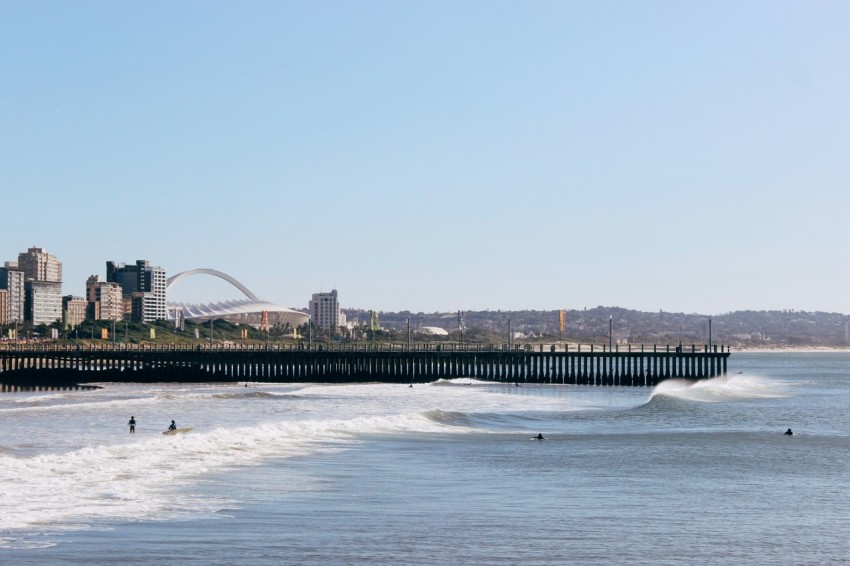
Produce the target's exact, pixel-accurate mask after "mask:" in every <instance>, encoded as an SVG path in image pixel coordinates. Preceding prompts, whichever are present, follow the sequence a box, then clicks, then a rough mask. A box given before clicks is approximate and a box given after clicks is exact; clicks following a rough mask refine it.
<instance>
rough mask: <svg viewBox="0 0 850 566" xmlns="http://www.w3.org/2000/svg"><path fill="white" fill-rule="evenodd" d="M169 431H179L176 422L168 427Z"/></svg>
mask: <svg viewBox="0 0 850 566" xmlns="http://www.w3.org/2000/svg"><path fill="white" fill-rule="evenodd" d="M168 430H177V424H175V422H174V421H171V424H170V425H168Z"/></svg>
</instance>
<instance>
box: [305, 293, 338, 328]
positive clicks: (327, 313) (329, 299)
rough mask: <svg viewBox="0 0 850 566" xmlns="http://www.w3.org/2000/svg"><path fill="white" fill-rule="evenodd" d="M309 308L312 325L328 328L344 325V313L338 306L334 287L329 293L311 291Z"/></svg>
mask: <svg viewBox="0 0 850 566" xmlns="http://www.w3.org/2000/svg"><path fill="white" fill-rule="evenodd" d="M309 309H310V320H311V321H312V323H313V326H318V327H319V328H323V329H329V328H339V327H340V326H345V325H346V318H345V313H343V312H342V310H341V309H340V308H339V297H338V295H337V292H336V289H334V290H333V291H331V292H330V293H313V298H312V299H311V300H310V303H309Z"/></svg>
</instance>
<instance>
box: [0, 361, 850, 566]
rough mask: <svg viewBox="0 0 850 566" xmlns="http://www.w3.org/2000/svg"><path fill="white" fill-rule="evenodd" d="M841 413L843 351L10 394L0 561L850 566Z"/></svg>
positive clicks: (849, 367) (848, 453)
mask: <svg viewBox="0 0 850 566" xmlns="http://www.w3.org/2000/svg"><path fill="white" fill-rule="evenodd" d="M848 409H850V354H848V353H830V352H825V353H806V354H792V353H769V354H748V353H734V354H733V355H732V357H731V359H730V362H729V375H728V376H727V377H726V378H721V379H715V380H709V381H703V382H697V383H689V382H685V381H682V380H671V381H668V382H664V383H662V384H661V385H659V386H657V387H655V388H627V387H622V388H619V387H589V386H571V385H535V384H525V383H520V384H519V386H517V385H515V384H514V383H488V382H481V381H474V380H470V379H456V380H450V381H439V382H436V383H432V384H427V385H425V384H416V385H414V386H413V387H408V386H407V385H397V384H393V385H388V384H351V385H323V384H309V383H304V384H259V383H238V384H208V385H204V384H201V385H196V384H192V385H178V384H153V385H151V384H144V385H142V384H137V385H135V384H102V388H101V389H97V390H78V391H56V392H51V391H43V392H28V393H4V394H2V395H0V562H2V563H8V564H162V563H171V564H682V563H699V564H734V563H738V564H840V563H847V562H848V561H850V542H848V541H850V489H849V488H850V415H848ZM131 416H134V417H135V420H136V422H137V425H136V433H135V434H133V435H131V434H129V432H128V430H129V427H128V426H127V421H128V420H129V419H130V417H131ZM172 419H174V420H176V422H177V426H179V427H187V428H191V429H192V430H191V431H190V432H188V433H185V434H178V435H174V436H165V435H163V434H162V432H163V431H164V430H165V429H166V428H167V426H168V424H169V423H170V422H171V420H172ZM789 427H790V428H792V429H793V430H794V432H795V434H794V435H793V436H785V435H783V434H782V433H783V432H784V431H785V430H786V429H787V428H789ZM538 433H541V434H542V435H543V436H544V437H545V440H542V441H540V440H533V439H532V437H534V436H536V435H537V434H538Z"/></svg>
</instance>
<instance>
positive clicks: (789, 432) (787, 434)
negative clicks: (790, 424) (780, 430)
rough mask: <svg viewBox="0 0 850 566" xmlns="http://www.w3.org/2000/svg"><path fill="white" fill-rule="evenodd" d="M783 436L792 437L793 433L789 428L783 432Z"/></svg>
mask: <svg viewBox="0 0 850 566" xmlns="http://www.w3.org/2000/svg"><path fill="white" fill-rule="evenodd" d="M785 436H794V431H792V430H791V429H790V428H789V429H788V430H786V431H785Z"/></svg>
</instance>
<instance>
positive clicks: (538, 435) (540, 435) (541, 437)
mask: <svg viewBox="0 0 850 566" xmlns="http://www.w3.org/2000/svg"><path fill="white" fill-rule="evenodd" d="M534 439H535V440H546V439H545V438H543V435H542V434H540V433H539V432H538V433H537V436H535V437H534Z"/></svg>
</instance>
